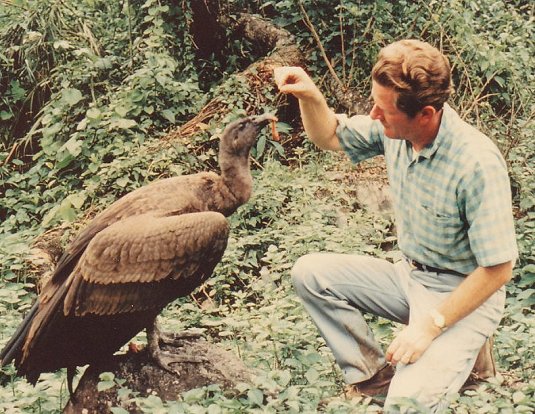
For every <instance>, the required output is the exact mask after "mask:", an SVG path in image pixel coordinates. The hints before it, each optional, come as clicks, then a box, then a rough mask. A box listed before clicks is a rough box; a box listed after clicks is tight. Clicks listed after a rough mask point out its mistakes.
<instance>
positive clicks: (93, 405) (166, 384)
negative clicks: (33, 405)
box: [63, 339, 252, 414]
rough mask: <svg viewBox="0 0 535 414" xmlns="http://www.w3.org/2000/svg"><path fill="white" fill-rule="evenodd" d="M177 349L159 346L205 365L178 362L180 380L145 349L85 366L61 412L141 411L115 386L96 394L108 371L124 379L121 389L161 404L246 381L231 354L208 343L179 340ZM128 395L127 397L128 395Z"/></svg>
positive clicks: (244, 369) (247, 372) (248, 375)
mask: <svg viewBox="0 0 535 414" xmlns="http://www.w3.org/2000/svg"><path fill="white" fill-rule="evenodd" d="M180 342H181V344H180V345H181V346H180V347H176V346H169V345H164V346H162V349H163V350H166V351H168V352H172V353H176V354H178V355H180V354H181V353H184V351H187V353H188V354H191V355H195V356H199V355H200V356H203V357H205V358H206V360H207V361H206V362H201V363H189V362H187V363H179V364H177V366H178V367H179V369H180V373H181V375H180V377H178V376H177V375H175V374H173V373H170V372H168V371H166V370H164V369H163V368H161V367H160V366H158V365H155V364H154V363H153V361H152V359H151V358H148V355H147V352H146V349H142V350H141V351H140V352H128V353H126V354H122V355H115V356H114V357H113V358H112V360H111V361H110V362H109V363H108V364H106V365H102V366H100V367H98V368H97V367H91V366H90V367H88V368H87V370H86V371H85V373H84V374H83V376H82V378H81V379H80V382H79V384H78V387H77V388H76V391H75V393H74V401H73V399H71V400H69V402H68V403H67V406H66V407H65V409H64V411H63V412H64V413H65V414H78V413H82V412H83V413H87V414H93V413H95V414H96V413H99V414H100V413H109V412H110V408H112V407H118V406H120V407H122V408H124V409H125V410H127V411H128V412H129V413H141V412H142V411H141V410H140V409H139V408H138V407H136V406H135V404H134V403H129V402H127V401H121V400H120V398H119V397H118V395H117V391H118V390H119V389H120V388H119V386H115V387H112V388H110V389H107V390H104V391H101V392H98V390H97V384H98V383H99V382H100V379H99V375H100V373H102V372H112V373H113V374H114V376H115V379H116V380H119V381H121V380H124V383H123V384H122V386H121V387H123V388H128V389H130V390H131V391H132V393H136V394H138V395H140V396H142V397H147V396H149V395H157V396H158V397H160V398H161V399H162V400H163V401H176V400H179V399H180V394H181V393H183V392H185V391H188V390H191V389H194V388H199V387H203V386H206V385H210V384H218V385H220V386H221V388H226V389H230V388H233V387H234V386H235V385H236V384H237V383H239V382H250V379H251V375H252V371H251V370H250V369H249V368H247V367H246V366H245V365H244V364H243V362H242V361H241V360H240V359H238V358H237V357H236V356H235V355H234V354H233V353H232V352H229V351H227V350H224V349H222V348H221V347H219V346H217V345H214V344H211V343H209V342H207V341H206V340H203V339H187V340H182V341H180ZM132 393H131V394H132Z"/></svg>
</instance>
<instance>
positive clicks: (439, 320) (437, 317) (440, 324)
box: [431, 309, 446, 329]
mask: <svg viewBox="0 0 535 414" xmlns="http://www.w3.org/2000/svg"><path fill="white" fill-rule="evenodd" d="M431 318H433V323H434V324H435V325H436V326H437V328H440V329H444V326H445V325H446V320H445V318H444V315H442V314H441V313H439V312H438V311H437V310H436V309H433V310H432V311H431Z"/></svg>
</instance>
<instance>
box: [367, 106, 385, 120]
mask: <svg viewBox="0 0 535 414" xmlns="http://www.w3.org/2000/svg"><path fill="white" fill-rule="evenodd" d="M381 116H382V114H381V111H380V109H379V108H378V107H377V105H373V108H372V110H371V111H370V117H371V118H372V119H381Z"/></svg>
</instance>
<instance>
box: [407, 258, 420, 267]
mask: <svg viewBox="0 0 535 414" xmlns="http://www.w3.org/2000/svg"><path fill="white" fill-rule="evenodd" d="M408 262H409V266H410V267H411V269H412V270H418V266H416V263H417V262H416V260H413V259H409V260H408Z"/></svg>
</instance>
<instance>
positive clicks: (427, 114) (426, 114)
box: [418, 105, 437, 124]
mask: <svg viewBox="0 0 535 414" xmlns="http://www.w3.org/2000/svg"><path fill="white" fill-rule="evenodd" d="M436 113H437V110H436V109H435V108H434V107H433V106H431V105H427V106H424V107H423V108H422V109H421V110H420V112H419V113H418V117H419V118H420V121H421V122H423V123H425V124H427V123H429V122H431V121H432V120H433V118H434V117H435V114H436Z"/></svg>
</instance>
